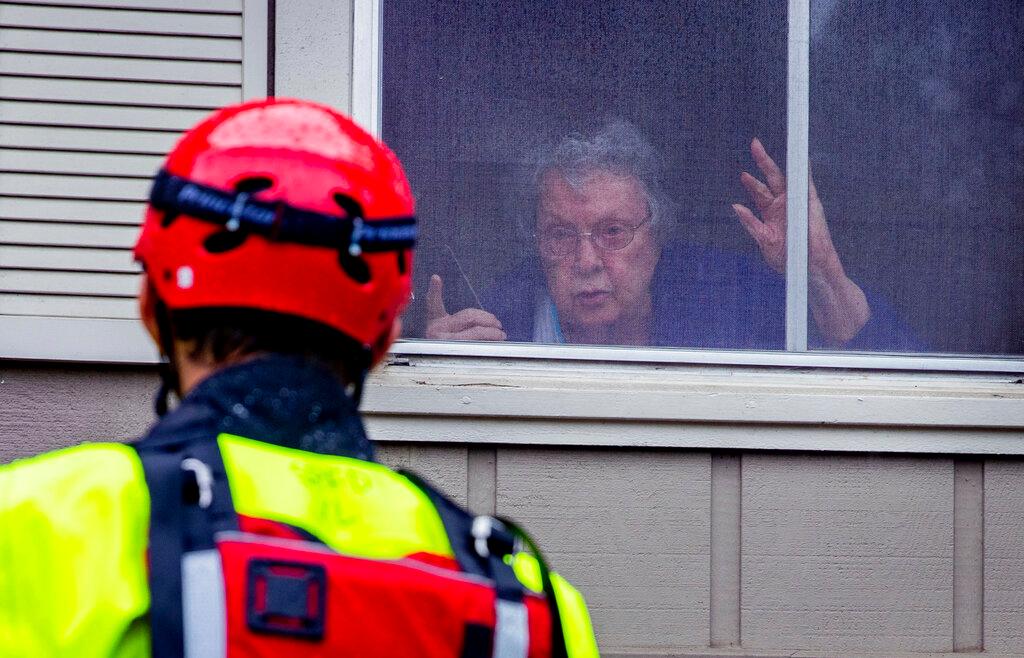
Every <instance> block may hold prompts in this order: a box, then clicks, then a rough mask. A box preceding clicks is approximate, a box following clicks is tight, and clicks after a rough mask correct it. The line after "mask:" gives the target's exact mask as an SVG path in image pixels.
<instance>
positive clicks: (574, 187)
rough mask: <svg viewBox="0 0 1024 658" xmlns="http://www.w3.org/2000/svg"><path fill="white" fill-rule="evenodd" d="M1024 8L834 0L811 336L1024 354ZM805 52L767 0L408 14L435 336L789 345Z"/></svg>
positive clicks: (818, 59) (815, 142)
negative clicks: (794, 143)
mask: <svg viewBox="0 0 1024 658" xmlns="http://www.w3.org/2000/svg"><path fill="white" fill-rule="evenodd" d="M947 5H948V6H947ZM1021 16H1022V12H1021V11H1020V9H1019V8H1017V6H1016V4H1013V3H1009V2H1002V3H995V2H989V3H987V4H986V3H981V4H979V5H977V6H972V7H971V8H969V9H965V8H962V7H960V5H959V4H955V3H949V2H942V3H938V4H928V5H916V4H915V5H906V4H905V3H897V2H895V0H890V1H888V2H843V1H841V0H835V1H817V0H815V1H814V2H812V5H811V18H812V22H811V46H810V49H811V67H810V68H811V74H810V76H811V78H810V88H811V98H810V166H811V171H812V173H813V177H814V183H815V186H814V188H815V190H816V192H815V193H814V195H813V196H812V199H811V203H810V213H809V215H810V229H809V231H810V244H811V253H810V258H809V262H810V265H809V271H808V272H807V280H808V298H809V300H810V308H809V313H808V322H809V326H808V335H809V346H810V347H811V348H812V349H827V350H850V351H876V352H891V353H912V352H913V353H916V352H926V353H928V352H931V353H940V352H941V353H980V354H1019V353H1021V351H1022V349H1024V345H1022V343H1021V340H1022V339H1021V338H1020V337H1019V336H1018V335H1016V334H1019V333H1020V332H1019V331H1014V330H1015V329H1016V328H1018V327H1019V325H1020V321H1021V317H1022V308H1021V294H1020V292H1019V285H1018V284H1017V283H1016V281H1017V280H1019V278H1020V275H1019V273H1020V272H1021V271H1024V270H1022V267H1021V266H1022V263H1021V249H1020V237H1019V236H1020V226H1021V222H1022V221H1024V220H1022V216H1021V192H1020V189H1021V183H1022V182H1024V181H1022V180H1021V178H1022V176H1021V166H1022V164H1021V153H1022V152H1024V142H1022V139H1024V137H1022V135H1024V127H1022V125H1021V119H1020V118H1019V115H1020V114H1021V112H1020V106H1021V94H1022V85H1021V74H1020V67H1019V62H1020V54H1019V53H1020V50H1021V49H1020V45H1021V44H1020V36H1019V35H1020V33H1021V29H1022V25H1021V21H1022V18H1021ZM786 62H787V16H786V7H785V3H778V2H770V1H767V0H741V1H740V2H730V3H676V2H667V1H664V0H657V1H648V2H637V3H618V2H611V1H601V0H592V1H587V2H578V1H574V2H567V1H554V2H548V3H543V4H542V5H538V4H537V3H532V2H503V3H500V4H498V3H469V4H462V5H460V6H459V7H457V8H456V7H453V6H452V5H450V4H449V3H440V2H436V3H432V2H428V3H426V4H422V3H421V4H418V5H417V7H416V9H415V11H414V10H412V9H411V8H409V7H406V6H404V5H402V4H401V3H392V2H385V3H384V4H383V65H382V76H383V82H382V88H383V91H382V126H383V136H384V139H385V141H386V142H387V143H388V144H389V145H390V146H391V147H392V148H393V149H395V151H396V152H397V154H398V155H399V157H400V158H401V159H402V161H403V162H404V163H405V165H406V167H407V169H408V173H409V175H410V179H411V181H412V185H413V189H414V191H415V192H416V195H417V202H418V214H419V216H420V217H421V220H422V224H423V230H422V236H423V237H422V241H421V248H420V249H419V252H418V255H419V261H418V264H417V279H416V282H415V288H416V298H415V301H414V303H413V305H412V307H411V309H410V315H409V325H410V330H411V331H410V334H411V335H412V336H416V337H427V338H435V339H444V340H510V341H527V342H546V343H562V342H564V343H583V344H616V345H643V346H662V347H687V348H694V347H695V348H709V349H764V350H775V349H783V347H784V343H785V330H786V318H785V294H786V290H785V286H786V283H785V277H784V275H783V273H782V272H781V270H782V269H783V266H784V262H785V252H784V249H785V245H784V241H782V242H783V243H782V244H780V238H781V236H784V234H785V225H784V221H783V220H784V217H785V203H786V198H785V181H784V178H782V172H784V171H785V165H786V154H785V146H786V100H787V99H786V75H787V67H786ZM743 172H747V174H748V175H746V176H744V175H743ZM435 275H436V278H435ZM439 283H440V284H442V285H439Z"/></svg>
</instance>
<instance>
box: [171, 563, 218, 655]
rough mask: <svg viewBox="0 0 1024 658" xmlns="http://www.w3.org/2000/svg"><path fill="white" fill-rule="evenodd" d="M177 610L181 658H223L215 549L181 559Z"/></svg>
mask: <svg viewBox="0 0 1024 658" xmlns="http://www.w3.org/2000/svg"><path fill="white" fill-rule="evenodd" d="M181 608H182V622H183V624H182V625H183V626H184V632H185V658H224V656H225V655H226V652H227V641H226V630H225V629H226V627H227V619H226V617H225V616H224V576H223V573H222V570H221V564H220V553H219V552H217V550H216V549H209V550H206V551H193V552H191V553H185V556H184V557H183V558H182V560H181Z"/></svg>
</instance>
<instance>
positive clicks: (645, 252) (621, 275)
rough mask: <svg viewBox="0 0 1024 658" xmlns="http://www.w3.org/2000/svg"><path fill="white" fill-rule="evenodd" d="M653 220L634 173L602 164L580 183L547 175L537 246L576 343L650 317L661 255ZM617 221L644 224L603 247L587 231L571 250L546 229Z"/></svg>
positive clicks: (604, 338)
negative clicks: (555, 247)
mask: <svg viewBox="0 0 1024 658" xmlns="http://www.w3.org/2000/svg"><path fill="white" fill-rule="evenodd" d="M649 219H650V211H649V209H648V206H647V201H646V197H645V194H644V191H643V188H642V187H641V185H640V182H639V181H637V179H635V178H633V177H631V176H624V175H620V174H615V173H612V172H608V171H600V170H597V171H595V172H593V173H592V174H590V175H589V176H587V177H586V178H585V179H584V180H583V184H582V185H580V186H578V187H577V188H574V187H572V186H571V185H570V184H569V183H568V181H566V180H565V178H563V177H562V176H561V175H560V174H559V173H558V172H549V173H548V174H547V175H545V177H544V178H543V179H542V180H541V185H540V190H539V198H538V208H537V235H538V236H539V238H538V239H539V241H540V243H539V244H538V249H539V251H540V254H541V263H542V264H543V268H544V274H545V276H546V277H547V283H548V291H549V292H550V294H551V299H552V300H553V301H554V303H555V307H556V308H557V309H558V315H559V320H560V321H561V324H562V329H563V331H564V332H565V334H566V337H567V338H568V339H570V340H571V341H572V342H593V343H600V342H608V341H609V340H612V341H614V340H615V339H616V337H617V336H621V335H622V333H623V330H627V331H628V330H629V328H630V327H635V326H636V325H637V324H638V323H644V324H645V323H647V322H648V321H649V318H650V310H651V309H650V304H651V292H650V287H651V277H652V276H653V275H654V268H655V266H656V265H657V263H658V258H659V256H660V249H659V247H658V244H657V242H656V240H655V238H654V235H653V233H652V230H651V223H650V221H649ZM613 224H614V225H620V226H628V227H630V228H632V227H634V226H637V225H638V224H639V225H640V226H639V227H638V228H637V229H636V233H635V235H634V237H633V240H632V241H631V242H630V243H629V244H628V245H626V246H625V247H623V248H622V249H618V250H608V249H602V248H601V247H598V246H597V245H596V244H595V243H594V240H593V238H588V237H586V236H581V237H580V238H579V239H578V240H577V242H576V246H575V248H574V249H571V250H570V251H569V253H567V254H565V255H554V254H552V253H551V250H546V249H545V248H544V244H543V242H544V237H543V236H545V235H552V234H559V233H560V234H563V235H565V231H571V232H573V233H577V234H578V233H589V232H592V231H598V230H599V229H601V228H602V227H607V226H609V225H613ZM644 329H645V330H649V326H648V327H645V328H644Z"/></svg>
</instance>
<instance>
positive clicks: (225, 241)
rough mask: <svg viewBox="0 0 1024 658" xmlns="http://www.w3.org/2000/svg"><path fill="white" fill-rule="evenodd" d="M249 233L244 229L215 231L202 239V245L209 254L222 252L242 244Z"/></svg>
mask: <svg viewBox="0 0 1024 658" xmlns="http://www.w3.org/2000/svg"><path fill="white" fill-rule="evenodd" d="M247 237H249V234H248V233H247V232H245V231H228V230H227V229H225V230H223V231H217V232H216V233H214V234H213V235H211V236H210V237H208V238H206V239H205V240H203V247H204V248H205V249H206V250H207V251H208V252H210V253H211V254H222V253H224V252H225V251H231V250H232V249H235V248H236V247H240V246H242V243H243V242H245V239H246V238H247Z"/></svg>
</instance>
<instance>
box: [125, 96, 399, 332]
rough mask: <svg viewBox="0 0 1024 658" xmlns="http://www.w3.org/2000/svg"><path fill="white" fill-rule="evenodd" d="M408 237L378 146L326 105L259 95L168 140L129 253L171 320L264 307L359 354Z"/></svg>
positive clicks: (393, 165) (391, 306)
mask: <svg viewBox="0 0 1024 658" xmlns="http://www.w3.org/2000/svg"><path fill="white" fill-rule="evenodd" d="M415 232H416V226H415V218H414V217H413V199H412V192H411V191H410V189H409V183H408V181H407V180H406V177H405V173H404V172H403V171H402V166H401V164H400V163H399V162H398V159H397V158H396V157H395V155H394V154H393V153H392V152H391V151H390V150H389V149H388V148H387V147H386V146H384V145H383V144H382V143H380V142H378V141H377V140H376V139H374V138H373V137H372V136H370V135H369V134H367V133H366V132H365V131H363V130H362V129H361V128H359V127H358V126H357V125H356V124H355V123H353V122H352V121H351V120H350V119H348V118H347V117H345V116H343V115H341V114H339V113H338V112H336V111H335V110H333V109H331V108H329V107H326V106H324V105H319V104H316V103H310V102H307V101H300V100H291V99H267V100H261V101H254V102H249V103H244V104H241V105H235V106H231V107H227V108H224V109H222V110H219V111H217V112H215V113H214V114H213V115H211V116H210V117H208V118H207V119H205V120H204V121H202V122H201V123H199V124H198V125H197V126H195V127H194V128H193V129H192V130H190V131H188V132H187V133H185V135H184V136H183V137H182V138H181V139H180V140H179V141H178V143H177V145H176V146H175V147H174V149H173V150H172V151H171V153H170V154H169V155H168V156H167V161H166V164H165V165H164V168H163V169H162V170H161V171H160V172H159V173H158V174H157V176H156V178H155V179H154V182H153V188H152V191H151V193H150V204H149V207H148V208H147V211H146V218H145V222H144V224H143V227H142V235H141V236H140V237H139V242H138V244H137V245H136V246H135V257H136V259H138V260H139V261H140V262H141V263H142V265H143V267H144V268H145V270H146V273H147V275H148V277H149V280H150V281H151V282H152V284H153V286H154V287H155V289H156V292H157V295H158V296H159V297H160V299H161V300H162V301H163V303H164V304H165V305H166V306H167V308H168V310H169V312H171V313H172V314H173V313H174V312H175V311H179V310H185V309H197V308H209V307H234V308H247V309H260V310H265V311H273V312H276V313H283V314H287V315H295V316H299V317H303V318H307V319H310V320H315V321H317V322H320V323H323V324H325V325H328V326H330V327H333V328H335V329H337V330H338V331H341V332H342V333H344V334H345V335H347V336H349V337H351V338H353V339H355V340H356V341H358V342H360V343H362V344H363V345H364V346H367V347H369V346H372V345H374V344H375V343H376V342H377V341H378V339H380V338H382V336H384V335H386V332H390V330H391V327H392V323H393V322H394V320H395V318H396V317H397V315H398V314H399V313H400V312H401V311H402V309H403V308H404V307H405V304H406V302H407V300H408V299H409V293H410V287H411V272H412V247H413V243H414V241H415ZM300 339H301V338H300Z"/></svg>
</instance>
